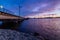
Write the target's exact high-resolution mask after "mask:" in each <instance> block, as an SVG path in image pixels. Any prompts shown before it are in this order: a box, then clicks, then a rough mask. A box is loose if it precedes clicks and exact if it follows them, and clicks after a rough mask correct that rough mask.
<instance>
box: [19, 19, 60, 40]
mask: <svg viewBox="0 0 60 40" xmlns="http://www.w3.org/2000/svg"><path fill="white" fill-rule="evenodd" d="M19 30H20V31H23V32H32V33H34V32H37V33H39V34H40V35H42V36H43V37H45V38H49V39H50V38H51V39H59V38H60V18H48V19H47V18H46V19H29V20H25V21H24V22H23V23H22V24H21V26H20V28H19Z"/></svg>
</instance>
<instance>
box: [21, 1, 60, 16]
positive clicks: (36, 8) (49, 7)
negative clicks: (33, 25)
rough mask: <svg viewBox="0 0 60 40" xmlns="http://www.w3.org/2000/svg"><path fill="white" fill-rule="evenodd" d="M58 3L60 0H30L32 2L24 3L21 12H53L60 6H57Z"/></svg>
mask: <svg viewBox="0 0 60 40" xmlns="http://www.w3.org/2000/svg"><path fill="white" fill-rule="evenodd" d="M24 4H25V3H24ZM58 4H60V0H30V2H29V1H26V4H25V5H23V7H22V8H21V13H23V14H25V16H29V15H38V14H42V13H46V12H52V11H53V10H55V8H58V7H59V6H58V7H57V5H58ZM24 12H25V13H24Z"/></svg>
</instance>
